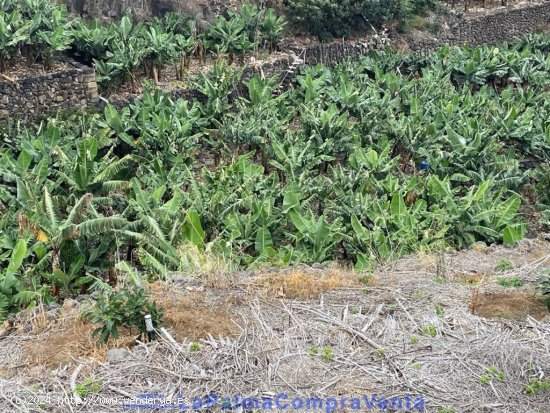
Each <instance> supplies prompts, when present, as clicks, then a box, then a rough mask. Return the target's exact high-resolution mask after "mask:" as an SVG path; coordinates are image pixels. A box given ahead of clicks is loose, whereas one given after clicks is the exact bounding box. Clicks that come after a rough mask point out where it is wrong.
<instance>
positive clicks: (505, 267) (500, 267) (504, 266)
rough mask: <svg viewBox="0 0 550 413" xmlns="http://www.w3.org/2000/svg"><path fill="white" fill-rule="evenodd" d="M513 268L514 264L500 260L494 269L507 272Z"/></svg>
mask: <svg viewBox="0 0 550 413" xmlns="http://www.w3.org/2000/svg"><path fill="white" fill-rule="evenodd" d="M513 268H514V264H512V263H511V262H510V261H509V260H507V259H502V260H500V261H499V262H498V264H497V265H496V267H495V270H496V271H508V270H511V269H513Z"/></svg>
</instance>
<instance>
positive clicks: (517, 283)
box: [497, 277, 523, 288]
mask: <svg viewBox="0 0 550 413" xmlns="http://www.w3.org/2000/svg"><path fill="white" fill-rule="evenodd" d="M497 283H499V284H500V285H501V286H503V287H505V288H507V287H517V288H519V287H523V281H522V280H520V279H519V278H515V277H514V278H499V279H498V280H497Z"/></svg>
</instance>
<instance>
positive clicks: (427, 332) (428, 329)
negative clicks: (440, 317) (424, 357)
mask: <svg viewBox="0 0 550 413" xmlns="http://www.w3.org/2000/svg"><path fill="white" fill-rule="evenodd" d="M422 335H423V336H429V337H432V338H433V337H435V336H437V328H436V327H434V326H422Z"/></svg>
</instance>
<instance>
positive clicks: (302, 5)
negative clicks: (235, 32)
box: [287, 0, 435, 39]
mask: <svg viewBox="0 0 550 413" xmlns="http://www.w3.org/2000/svg"><path fill="white" fill-rule="evenodd" d="M434 7H435V2H434V1H433V0H415V1H413V2H410V1H408V0H288V1H287V9H288V12H289V15H290V16H292V19H293V21H294V22H295V23H296V24H298V25H301V26H303V27H305V28H306V29H307V30H308V31H309V32H310V33H312V34H314V35H316V36H318V37H319V38H320V39H329V38H331V37H343V36H348V35H349V34H350V33H351V32H353V31H357V30H359V31H364V30H365V29H366V30H370V29H371V27H374V28H376V29H379V28H380V27H382V25H383V24H385V23H388V22H390V21H391V22H395V23H396V24H397V27H398V28H399V29H405V27H406V25H407V20H408V19H409V18H410V17H411V16H412V15H413V14H423V13H424V12H425V11H426V10H427V9H433V8H434Z"/></svg>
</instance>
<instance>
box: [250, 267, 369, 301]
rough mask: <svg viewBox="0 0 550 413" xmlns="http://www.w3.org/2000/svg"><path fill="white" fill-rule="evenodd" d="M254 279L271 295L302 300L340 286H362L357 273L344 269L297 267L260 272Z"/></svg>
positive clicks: (257, 284)
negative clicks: (287, 269)
mask: <svg viewBox="0 0 550 413" xmlns="http://www.w3.org/2000/svg"><path fill="white" fill-rule="evenodd" d="M252 281H253V283H254V285H255V286H258V287H260V289H261V290H263V293H264V294H265V293H267V295H268V296H270V297H276V298H288V299H301V300H306V299H313V298H317V297H319V296H320V295H321V294H322V293H325V292H327V291H330V290H336V289H338V288H344V287H359V286H360V283H359V282H358V279H357V275H356V274H354V273H353V272H350V271H344V270H342V269H328V270H315V269H313V268H297V269H293V270H289V271H276V272H268V273H265V274H260V275H259V276H258V277H256V278H254V279H253V280H252Z"/></svg>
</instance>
